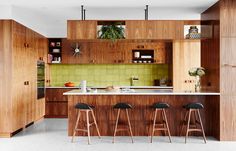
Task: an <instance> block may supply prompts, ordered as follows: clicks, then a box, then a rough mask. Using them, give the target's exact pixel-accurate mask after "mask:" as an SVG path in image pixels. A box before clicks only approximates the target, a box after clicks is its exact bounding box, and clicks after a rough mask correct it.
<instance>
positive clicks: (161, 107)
mask: <svg viewBox="0 0 236 151" xmlns="http://www.w3.org/2000/svg"><path fill="white" fill-rule="evenodd" d="M169 107H170V106H169V104H167V103H155V104H153V105H152V108H154V109H155V114H154V119H153V127H152V132H151V143H152V140H153V135H154V133H155V131H164V132H166V131H167V132H168V136H169V140H170V143H171V135H170V129H169V124H168V120H167V117H166V111H165V110H166V109H167V108H169ZM158 111H161V115H162V120H161V122H160V123H156V121H157V112H158ZM156 126H158V127H157V128H156Z"/></svg>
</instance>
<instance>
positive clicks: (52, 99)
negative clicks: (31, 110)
mask: <svg viewBox="0 0 236 151" xmlns="http://www.w3.org/2000/svg"><path fill="white" fill-rule="evenodd" d="M70 90H72V89H70V88H47V89H46V114H45V117H47V118H66V117H67V115H68V113H67V112H68V109H67V108H68V106H67V96H64V95H63V93H64V92H67V91H70Z"/></svg>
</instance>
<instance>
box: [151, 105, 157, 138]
mask: <svg viewBox="0 0 236 151" xmlns="http://www.w3.org/2000/svg"><path fill="white" fill-rule="evenodd" d="M156 118H157V109H156V110H155V115H154V120H153V126H152V134H151V143H152V139H153V135H154V132H155V125H156Z"/></svg>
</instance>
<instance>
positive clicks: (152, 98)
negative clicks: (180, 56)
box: [63, 89, 220, 138]
mask: <svg viewBox="0 0 236 151" xmlns="http://www.w3.org/2000/svg"><path fill="white" fill-rule="evenodd" d="M63 95H66V96H67V99H68V135H69V136H71V135H72V132H73V128H74V126H75V121H76V117H77V114H76V113H77V112H76V109H75V108H74V106H75V105H76V104H77V103H79V102H81V103H87V104H90V105H94V106H95V109H94V112H95V116H96V119H97V123H98V126H99V129H100V133H101V135H103V136H112V135H113V131H114V125H115V120H116V114H117V111H116V110H114V109H113V108H112V107H113V105H115V104H116V103H118V102H126V103H129V104H131V105H132V106H133V109H132V110H130V111H129V113H130V117H131V119H130V120H131V125H132V129H133V133H134V135H135V136H147V135H149V132H150V131H151V124H152V119H153V114H154V111H153V109H151V108H150V106H151V105H152V104H153V103H155V102H166V103H168V104H169V105H170V108H169V109H168V110H167V118H168V120H169V121H168V122H169V126H170V131H171V135H174V136H178V135H180V125H181V121H182V120H183V119H184V115H185V112H186V111H185V109H183V105H185V104H187V103H191V102H201V103H202V104H203V105H204V107H205V108H204V109H203V110H202V111H201V116H202V120H203V124H204V128H205V132H206V135H207V136H213V137H216V138H218V135H219V95H220V94H219V93H215V92H175V91H173V90H172V89H166V90H164V89H152V90H148V89H135V91H132V92H107V91H105V90H98V91H97V92H96V93H82V92H80V90H79V89H78V90H71V91H68V92H65V93H63ZM121 119H124V121H125V120H126V118H125V116H124V115H121ZM83 120H84V118H83ZM80 126H82V125H80ZM78 134H79V135H85V134H82V133H78ZM91 134H92V135H97V133H96V131H95V129H93V128H91ZM119 134H120V135H124V136H125V135H128V133H126V132H120V133H118V135H119ZM156 134H158V133H156Z"/></svg>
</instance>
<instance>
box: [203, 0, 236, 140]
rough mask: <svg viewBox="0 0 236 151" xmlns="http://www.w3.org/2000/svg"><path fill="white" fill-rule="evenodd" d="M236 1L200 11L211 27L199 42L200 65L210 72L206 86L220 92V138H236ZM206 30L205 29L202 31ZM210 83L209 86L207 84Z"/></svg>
mask: <svg viewBox="0 0 236 151" xmlns="http://www.w3.org/2000/svg"><path fill="white" fill-rule="evenodd" d="M235 15H236V2H235V1H234V0H220V1H219V2H218V3H216V4H215V5H214V6H212V7H211V8H209V9H208V10H206V11H205V12H204V13H203V14H202V24H203V25H204V26H203V27H207V26H208V27H211V28H208V29H211V30H210V32H208V33H211V36H206V40H203V41H202V64H203V65H205V66H206V67H207V68H208V70H209V74H208V75H206V78H204V79H203V84H205V86H206V87H208V88H209V87H210V88H215V90H218V91H220V93H221V96H220V104H219V110H220V121H219V125H220V126H219V127H220V131H219V132H220V135H219V138H220V140H231V141H232V140H236V131H235V129H236V124H235V123H236V118H235V117H236V116H235V115H236V112H235V107H236V98H235V96H236V95H235V92H236V86H235V83H234V82H233V81H234V79H235V76H236V70H235V69H236V68H235V67H236V62H235V58H236V53H235V48H236V45H235V42H236V38H235V36H236V28H235V24H236V18H235ZM202 31H203V32H204V33H203V35H207V34H208V33H207V31H206V30H202ZM205 31H206V32H205ZM209 82H210V85H209Z"/></svg>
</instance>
